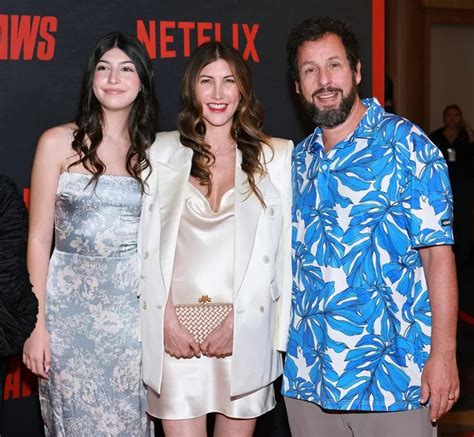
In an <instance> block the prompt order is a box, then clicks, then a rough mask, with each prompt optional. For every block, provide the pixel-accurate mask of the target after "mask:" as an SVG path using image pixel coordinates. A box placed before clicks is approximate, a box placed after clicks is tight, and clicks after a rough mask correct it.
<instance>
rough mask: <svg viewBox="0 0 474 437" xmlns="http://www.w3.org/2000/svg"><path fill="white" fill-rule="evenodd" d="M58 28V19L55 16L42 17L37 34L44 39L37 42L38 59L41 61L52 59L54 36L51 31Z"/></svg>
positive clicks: (54, 43)
mask: <svg viewBox="0 0 474 437" xmlns="http://www.w3.org/2000/svg"><path fill="white" fill-rule="evenodd" d="M57 30H58V19H57V18H56V17H43V19H42V20H41V25H40V30H39V34H40V36H41V37H42V38H43V39H44V41H40V42H39V43H38V59H39V60H41V61H49V60H50V59H53V56H54V47H55V45H56V40H55V38H54V37H53V36H52V35H51V32H56V31H57Z"/></svg>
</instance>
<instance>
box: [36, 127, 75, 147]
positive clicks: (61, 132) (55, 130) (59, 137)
mask: <svg viewBox="0 0 474 437" xmlns="http://www.w3.org/2000/svg"><path fill="white" fill-rule="evenodd" d="M74 129H75V125H74V124H73V123H67V124H62V125H60V126H55V127H52V128H50V129H48V130H46V131H44V132H43V134H42V135H41V136H40V138H39V140H38V147H43V148H54V149H57V148H63V149H65V150H67V149H68V148H69V145H70V142H71V139H72V133H73V132H74Z"/></svg>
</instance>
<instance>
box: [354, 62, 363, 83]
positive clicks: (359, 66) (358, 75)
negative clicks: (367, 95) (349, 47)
mask: <svg viewBox="0 0 474 437" xmlns="http://www.w3.org/2000/svg"><path fill="white" fill-rule="evenodd" d="M360 69H361V64H360V61H357V65H356V71H355V80H356V84H357V85H359V84H360V81H361V80H362V74H361V73H360Z"/></svg>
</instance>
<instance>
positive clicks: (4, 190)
mask: <svg viewBox="0 0 474 437" xmlns="http://www.w3.org/2000/svg"><path fill="white" fill-rule="evenodd" d="M27 227H28V218H27V213H26V208H25V204H24V203H23V200H22V198H21V197H20V195H19V194H18V190H17V188H16V186H15V184H14V182H13V181H12V180H11V179H10V178H9V177H8V176H6V175H2V174H0V432H1V424H2V421H3V417H2V411H3V408H2V402H3V385H4V381H5V375H6V371H7V358H8V357H9V356H12V355H16V354H18V353H19V352H21V349H22V347H23V343H24V342H25V340H26V339H27V338H28V336H29V335H30V334H31V331H32V330H33V328H34V326H35V323H36V315H37V313H38V300H37V299H36V296H35V295H34V293H33V292H32V291H31V284H30V281H29V277H28V271H27V269H26V236H27Z"/></svg>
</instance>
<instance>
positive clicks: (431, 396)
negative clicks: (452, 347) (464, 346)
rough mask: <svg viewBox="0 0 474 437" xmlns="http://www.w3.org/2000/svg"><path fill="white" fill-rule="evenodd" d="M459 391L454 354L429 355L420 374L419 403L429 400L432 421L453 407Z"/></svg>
mask: <svg viewBox="0 0 474 437" xmlns="http://www.w3.org/2000/svg"><path fill="white" fill-rule="evenodd" d="M459 391H460V390H459V377H458V369H457V365H456V356H455V354H448V355H443V356H436V355H432V356H430V358H429V359H428V361H427V362H426V365H425V368H424V370H423V373H422V375H421V403H422V404H426V403H427V402H428V401H429V402H430V409H431V420H432V421H433V422H436V421H437V420H438V419H440V418H441V417H442V416H444V415H445V414H446V413H447V412H448V411H449V410H450V409H451V408H452V407H453V405H454V404H455V402H456V401H457V400H458V398H459Z"/></svg>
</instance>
